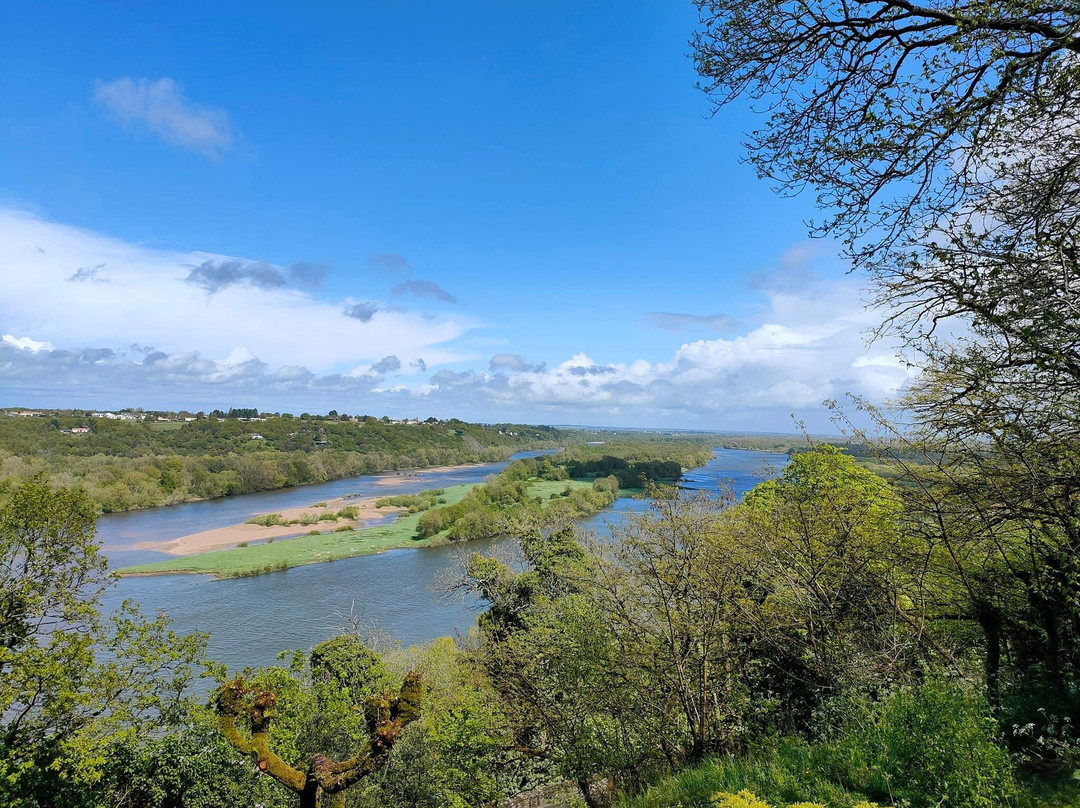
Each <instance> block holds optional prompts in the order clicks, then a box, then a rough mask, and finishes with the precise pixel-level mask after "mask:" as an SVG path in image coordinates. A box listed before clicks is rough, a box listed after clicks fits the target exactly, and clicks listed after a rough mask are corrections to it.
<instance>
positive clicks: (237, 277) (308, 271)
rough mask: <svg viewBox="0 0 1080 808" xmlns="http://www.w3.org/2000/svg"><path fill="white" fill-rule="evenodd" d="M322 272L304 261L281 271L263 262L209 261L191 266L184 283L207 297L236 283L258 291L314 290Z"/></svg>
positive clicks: (323, 272) (213, 259) (321, 276)
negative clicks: (200, 290)
mask: <svg viewBox="0 0 1080 808" xmlns="http://www.w3.org/2000/svg"><path fill="white" fill-rule="evenodd" d="M326 272H327V268H326V267H325V266H324V265H322V264H311V263H308V262H306V261H301V262H300V263H297V264H293V265H292V266H291V267H289V268H288V269H283V268H281V267H276V266H274V265H273V264H267V263H265V262H263V261H242V260H239V259H236V258H230V259H221V258H211V259H207V260H206V261H203V262H202V263H201V264H199V265H198V266H197V267H194V268H193V269H192V270H191V272H189V273H188V276H187V278H186V279H185V280H186V281H187V282H188V283H190V284H192V285H193V286H198V287H200V288H202V289H205V290H206V291H207V292H209V293H210V294H214V293H215V292H220V291H221V290H222V289H224V288H225V287H226V286H234V285H236V284H246V285H248V286H255V287H257V288H259V289H280V288H281V287H283V286H288V285H290V284H292V285H295V286H299V287H301V288H304V289H317V288H319V287H320V286H322V282H323V278H325V277H326Z"/></svg>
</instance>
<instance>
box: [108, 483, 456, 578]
mask: <svg viewBox="0 0 1080 808" xmlns="http://www.w3.org/2000/svg"><path fill="white" fill-rule="evenodd" d="M470 488H472V485H457V486H454V487H452V488H447V489H446V490H445V493H444V494H443V495H442V496H443V498H445V499H446V502H447V505H453V504H455V503H457V502H460V501H461V498H462V497H464V496H465V493H466V492H467V491H468V490H469V489H470ZM419 519H420V514H418V513H417V514H408V515H406V516H405V517H403V518H401V519H396V520H394V521H393V522H391V523H389V524H386V525H379V526H377V527H369V528H361V529H360V530H348V531H336V532H333V533H323V534H321V535H317V536H298V537H296V538H293V539H288V540H287V541H282V540H279V541H275V542H273V543H272V544H271V543H263V544H257V545H251V546H249V547H234V548H232V549H229V550H216V551H214V552H209V553H199V554H198V555H193V556H187V557H185V558H172V559H169V560H167V561H155V562H153V563H150V564H138V565H136V566H132V567H124V568H123V569H121V570H119V573H120V574H121V575H133V574H134V575H166V574H171V573H204V574H210V575H216V576H217V577H219V578H238V577H243V576H248V575H259V574H261V573H263V572H275V571H278V570H283V569H289V568H290V567H299V566H302V565H304V564H318V563H319V562H323V561H337V560H339V559H342V558H353V557H355V556H361V555H370V554H372V553H381V552H384V551H386V550H394V549H397V548H399V547H423V546H431V545H436V544H441V543H442V542H443V541H445V539H442V538H441V537H439V536H434V537H432V538H430V539H423V540H421V539H417V538H415V535H416V523H417V521H418V520H419Z"/></svg>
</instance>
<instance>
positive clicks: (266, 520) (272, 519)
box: [245, 513, 288, 527]
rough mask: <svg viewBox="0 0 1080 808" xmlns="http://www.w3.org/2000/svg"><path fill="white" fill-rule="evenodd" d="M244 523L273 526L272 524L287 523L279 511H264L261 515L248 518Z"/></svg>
mask: <svg viewBox="0 0 1080 808" xmlns="http://www.w3.org/2000/svg"><path fill="white" fill-rule="evenodd" d="M245 524H248V525H261V526H262V527H273V526H274V525H287V524H288V522H287V521H286V520H285V517H283V516H282V515H281V514H280V513H264V514H262V515H261V516H253V517H252V518H251V519H248V520H247V522H245Z"/></svg>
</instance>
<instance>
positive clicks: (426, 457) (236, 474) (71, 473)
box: [0, 415, 570, 512]
mask: <svg viewBox="0 0 1080 808" xmlns="http://www.w3.org/2000/svg"><path fill="white" fill-rule="evenodd" d="M166 425H167V426H170V427H173V428H171V429H167V430H163V429H160V428H158V427H159V426H160V425H159V424H158V423H157V422H153V421H147V422H143V421H120V420H109V419H105V418H93V417H89V416H75V415H66V416H62V417H52V418H44V417H32V418H18V417H0V497H3V496H4V495H5V492H7V491H10V490H11V489H12V487H13V486H15V485H17V484H18V483H19V482H20V481H22V480H26V479H30V478H31V477H34V476H36V475H39V474H43V475H45V477H46V478H47V479H48V480H50V482H52V483H53V484H54V485H58V486H66V487H73V486H80V487H82V488H84V489H85V490H86V491H87V493H88V494H89V495H90V498H91V499H92V500H93V501H94V502H95V503H97V505H98V506H99V508H100V509H101V510H103V511H105V512H111V511H126V510H134V509H137V508H147V507H152V506H155V505H170V504H175V503H178V502H187V501H190V500H195V499H214V498H218V497H225V496H232V495H234V494H244V493H251V492H254V491H269V490H274V489H278V488H288V487H292V486H297V485H305V484H308V483H319V482H326V481H327V480H335V479H339V478H342V477H353V476H357V475H361V474H374V473H378V472H382V471H393V470H397V469H411V468H428V467H432V466H444V465H460V464H462V463H480V462H492V461H499V460H506V459H507V458H508V457H510V455H511V454H513V453H514V452H519V451H525V450H531V449H553V448H557V447H560V446H563V445H565V443H566V442H567V441H568V440H570V438H568V436H566V435H564V433H563V432H562V431H560V430H556V429H552V428H550V427H542V426H541V427H533V426H520V425H510V424H501V425H495V426H483V425H479V424H469V423H465V422H464V421H458V420H449V421H435V420H434V419H432V420H431V421H430V422H417V423H388V422H385V421H382V420H379V419H375V418H358V419H350V420H347V421H342V420H339V419H337V418H336V417H335V418H333V419H329V418H320V419H317V420H316V419H310V418H308V419H301V418H293V417H291V416H290V417H275V416H269V417H266V418H260V419H259V420H257V421H250V420H243V421H242V420H239V419H236V418H222V419H216V418H202V419H199V420H193V421H187V422H182V423H180V422H169V423H168V424H166ZM72 427H82V428H88V429H89V430H90V431H89V432H86V433H72V432H71V429H72Z"/></svg>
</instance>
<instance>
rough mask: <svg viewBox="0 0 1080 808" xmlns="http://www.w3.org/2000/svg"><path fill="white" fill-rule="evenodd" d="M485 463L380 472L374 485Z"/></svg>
mask: <svg viewBox="0 0 1080 808" xmlns="http://www.w3.org/2000/svg"><path fill="white" fill-rule="evenodd" d="M484 465H487V464H486V463H462V464H461V465H460V466H430V467H428V468H422V469H403V470H401V471H387V472H382V473H381V474H380V476H379V479H378V480H376V482H375V484H376V485H394V484H395V483H399V482H401V480H402V479H412V480H422V479H424V478H425V477H427V476H428V475H431V474H444V473H446V472H454V471H462V470H463V469H471V468H475V467H476V466H484Z"/></svg>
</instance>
